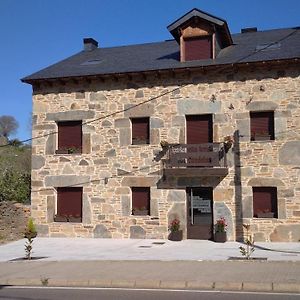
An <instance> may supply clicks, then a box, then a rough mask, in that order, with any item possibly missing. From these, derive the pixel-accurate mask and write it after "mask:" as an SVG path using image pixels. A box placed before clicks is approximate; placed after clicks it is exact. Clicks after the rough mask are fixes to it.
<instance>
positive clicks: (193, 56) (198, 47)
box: [183, 36, 213, 61]
mask: <svg viewBox="0 0 300 300" xmlns="http://www.w3.org/2000/svg"><path fill="white" fill-rule="evenodd" d="M183 43H184V59H183V60H184V61H189V60H198V59H210V58H213V57H212V54H213V53H212V36H204V37H193V38H185V39H184V41H183Z"/></svg>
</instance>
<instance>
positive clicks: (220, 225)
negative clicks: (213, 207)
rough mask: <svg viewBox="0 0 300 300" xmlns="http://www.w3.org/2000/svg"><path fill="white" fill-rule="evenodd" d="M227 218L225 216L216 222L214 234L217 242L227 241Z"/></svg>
mask: <svg viewBox="0 0 300 300" xmlns="http://www.w3.org/2000/svg"><path fill="white" fill-rule="evenodd" d="M226 227H227V224H226V220H225V218H223V217H222V218H220V219H218V220H217V223H216V224H215V235H214V241H215V242H217V243H225V242H226V240H227V234H226Z"/></svg>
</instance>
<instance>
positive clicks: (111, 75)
mask: <svg viewBox="0 0 300 300" xmlns="http://www.w3.org/2000/svg"><path fill="white" fill-rule="evenodd" d="M295 62H296V63H299V62H300V58H299V57H294V58H288V59H273V60H264V61H253V62H237V63H224V64H214V65H205V66H204V65H202V66H182V67H178V68H167V69H153V70H142V71H132V72H121V73H106V74H91V75H85V76H83V75H81V76H66V77H55V78H36V79H26V77H25V78H22V79H21V81H22V82H24V83H28V84H31V85H34V84H38V83H41V82H54V81H68V80H72V79H73V80H80V79H94V78H101V77H102V78H103V77H119V76H131V75H139V74H146V73H148V74H149V73H155V72H169V71H172V72H176V71H185V70H188V71H192V70H193V71H196V70H205V71H207V70H210V69H216V68H227V67H240V66H254V65H268V64H272V65H274V64H279V63H295Z"/></svg>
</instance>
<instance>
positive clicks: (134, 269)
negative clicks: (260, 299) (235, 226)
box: [0, 238, 300, 293]
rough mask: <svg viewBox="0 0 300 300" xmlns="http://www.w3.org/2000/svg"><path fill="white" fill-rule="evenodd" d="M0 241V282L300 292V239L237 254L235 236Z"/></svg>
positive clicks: (39, 284) (10, 283)
mask: <svg viewBox="0 0 300 300" xmlns="http://www.w3.org/2000/svg"><path fill="white" fill-rule="evenodd" d="M24 242H25V240H20V241H17V242H14V243H10V244H7V245H2V246H0V261H1V262H0V285H36V286H42V285H48V286H88V287H127V288H171V289H215V290H246V291H276V292H298V293H300V243H258V246H259V247H264V248H271V250H272V251H267V250H262V249H256V250H255V252H254V254H253V257H261V258H267V260H265V261H255V260H254V261H237V260H228V258H229V257H241V255H240V253H239V250H238V247H239V246H240V245H241V244H240V243H236V242H226V243H224V244H219V243H214V242H210V241H192V240H185V241H181V242H171V241H165V240H112V239H64V238H56V239H55V238H37V239H36V241H35V242H34V247H33V249H34V254H33V256H34V257H36V258H38V257H39V259H34V260H32V261H24V260H16V259H18V258H22V257H23V256H24V250H23V249H24Z"/></svg>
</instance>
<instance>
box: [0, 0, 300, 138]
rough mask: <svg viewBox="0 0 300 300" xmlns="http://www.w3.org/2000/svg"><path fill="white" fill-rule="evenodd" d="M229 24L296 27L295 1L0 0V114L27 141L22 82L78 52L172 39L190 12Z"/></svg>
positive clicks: (26, 90)
mask: <svg viewBox="0 0 300 300" xmlns="http://www.w3.org/2000/svg"><path fill="white" fill-rule="evenodd" d="M194 7H196V8H199V9H200V10H204V11H206V12H208V13H210V14H213V15H215V16H217V17H220V18H223V19H225V20H226V21H227V23H228V25H229V28H230V31H231V33H237V32H240V29H241V28H245V27H258V30H267V29H274V28H286V27H295V26H299V25H300V17H299V11H300V1H299V0H285V1H282V0H251V1H246V0H197V1H196V0H26V1H21V0H0V37H1V47H0V56H1V57H2V59H1V60H0V61H1V62H0V78H1V81H0V101H1V108H0V116H1V115H12V116H14V117H15V118H16V119H17V121H18V122H19V125H20V127H19V130H18V132H17V134H16V135H15V137H17V138H19V139H21V140H24V139H27V138H29V137H30V132H29V129H28V127H29V126H28V124H29V119H30V114H31V92H32V90H31V86H30V85H28V84H24V83H22V82H21V81H20V78H22V77H24V76H27V75H30V74H31V73H34V72H36V71H38V70H40V69H42V68H44V67H47V66H49V65H51V64H53V63H55V62H57V61H60V60H62V59H64V58H66V57H68V56H70V55H72V54H75V53H77V52H79V51H81V50H82V47H83V46H82V39H83V38H84V37H93V38H94V39H96V40H97V41H98V42H99V45H100V47H111V46H119V45H129V44H139V43H147V42H155V41H162V40H166V39H170V38H172V37H171V35H170V33H169V32H168V30H167V29H166V26H168V25H169V24H170V23H172V22H173V21H175V20H176V19H177V18H179V17H181V16H182V15H183V14H185V13H186V12H188V11H189V10H191V9H192V8H194Z"/></svg>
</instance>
